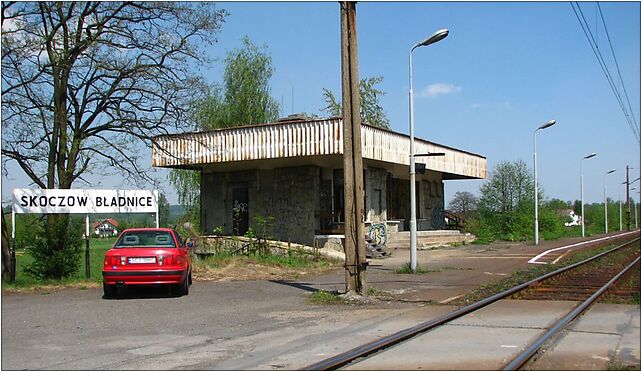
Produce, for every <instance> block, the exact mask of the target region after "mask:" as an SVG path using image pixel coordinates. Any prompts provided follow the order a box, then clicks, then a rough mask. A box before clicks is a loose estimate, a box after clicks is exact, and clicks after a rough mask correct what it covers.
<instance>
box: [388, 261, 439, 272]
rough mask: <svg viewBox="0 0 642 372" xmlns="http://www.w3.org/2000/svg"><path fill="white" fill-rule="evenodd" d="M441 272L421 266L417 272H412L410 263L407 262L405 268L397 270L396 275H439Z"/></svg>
mask: <svg viewBox="0 0 642 372" xmlns="http://www.w3.org/2000/svg"><path fill="white" fill-rule="evenodd" d="M440 271H441V270H439V269H437V270H428V269H425V268H423V267H421V266H417V268H416V270H415V272H412V269H411V268H410V262H406V263H405V264H404V265H403V266H401V267H400V268H398V269H396V270H395V274H428V273H438V272H440Z"/></svg>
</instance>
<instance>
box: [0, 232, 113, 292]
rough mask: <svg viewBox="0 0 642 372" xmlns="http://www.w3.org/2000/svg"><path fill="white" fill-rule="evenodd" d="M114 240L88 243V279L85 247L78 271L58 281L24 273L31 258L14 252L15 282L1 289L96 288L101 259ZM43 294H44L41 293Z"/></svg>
mask: <svg viewBox="0 0 642 372" xmlns="http://www.w3.org/2000/svg"><path fill="white" fill-rule="evenodd" d="M115 241H116V238H115V237H114V238H107V239H99V238H92V239H91V240H90V242H89V262H90V265H89V269H90V274H91V275H90V277H89V278H86V277H85V245H84V244H83V246H82V250H81V251H82V253H81V255H80V256H81V257H80V266H79V268H78V271H77V272H76V273H75V274H73V275H72V276H70V277H69V278H65V279H60V280H53V279H49V280H39V279H36V278H33V277H31V276H29V275H27V274H26V273H25V268H26V267H27V266H28V265H29V264H31V263H32V262H33V258H32V257H31V256H30V255H29V253H27V252H26V251H24V250H20V249H19V250H17V251H16V281H15V282H14V283H11V284H9V283H2V288H3V289H5V290H10V291H12V290H13V291H20V290H39V291H42V290H45V292H46V291H47V288H59V287H73V288H78V289H87V288H92V287H97V286H99V285H100V284H101V283H102V280H103V277H102V270H103V259H104V256H105V252H107V250H109V248H110V247H111V246H112V244H114V242H115ZM43 293H44V292H43Z"/></svg>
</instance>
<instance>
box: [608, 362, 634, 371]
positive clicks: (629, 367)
mask: <svg viewBox="0 0 642 372" xmlns="http://www.w3.org/2000/svg"><path fill="white" fill-rule="evenodd" d="M606 368H607V371H639V370H640V365H639V364H623V363H619V362H608V363H607V364H606Z"/></svg>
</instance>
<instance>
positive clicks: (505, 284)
mask: <svg viewBox="0 0 642 372" xmlns="http://www.w3.org/2000/svg"><path fill="white" fill-rule="evenodd" d="M613 247H615V244H609V245H608V246H605V247H602V248H599V249H588V250H581V251H576V252H574V254H573V255H571V256H570V257H568V260H565V261H564V262H560V263H557V264H550V265H536V266H531V267H529V268H528V269H526V270H519V271H516V272H515V273H513V274H512V275H511V276H509V277H507V278H504V279H502V280H499V281H497V282H493V283H489V284H485V285H482V286H480V287H478V288H476V289H474V290H472V291H471V292H470V293H469V294H467V295H466V296H464V297H461V298H459V299H457V300H456V301H453V304H460V305H467V304H471V303H474V302H477V301H480V300H483V299H485V298H488V297H490V296H492V295H495V294H497V293H500V292H503V291H505V290H507V289H510V288H513V287H515V286H518V285H520V284H522V283H525V282H527V281H529V280H532V279H535V278H537V277H539V276H542V275H544V274H547V273H549V272H551V271H555V270H557V269H559V268H561V267H564V266H568V265H571V264H573V263H576V262H579V261H582V260H585V259H587V258H589V257H592V256H595V255H597V254H599V253H601V252H604V251H607V250H609V249H612V248H613Z"/></svg>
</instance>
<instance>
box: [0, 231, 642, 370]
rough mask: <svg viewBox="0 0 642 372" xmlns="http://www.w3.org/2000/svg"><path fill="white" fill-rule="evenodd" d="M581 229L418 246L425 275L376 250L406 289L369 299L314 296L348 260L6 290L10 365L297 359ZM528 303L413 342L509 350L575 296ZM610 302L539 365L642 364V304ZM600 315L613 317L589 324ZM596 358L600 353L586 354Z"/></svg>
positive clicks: (387, 327) (228, 365)
mask: <svg viewBox="0 0 642 372" xmlns="http://www.w3.org/2000/svg"><path fill="white" fill-rule="evenodd" d="M576 241H577V239H570V240H568V241H562V242H560V241H558V242H542V244H541V245H540V246H538V247H535V246H532V245H528V244H512V243H501V244H494V245H490V246H459V247H452V248H444V249H437V250H430V251H419V253H418V257H419V259H418V262H419V265H420V266H421V267H423V268H424V269H426V270H428V272H427V273H425V274H421V275H411V274H395V273H394V270H395V269H397V268H399V267H401V266H402V265H403V264H404V263H406V262H407V261H408V257H409V252H408V250H403V249H401V250H397V251H395V252H393V255H392V257H390V258H387V259H382V260H372V261H371V266H370V268H369V270H368V281H369V283H370V285H371V286H372V287H374V288H377V289H380V290H386V291H390V292H391V293H394V294H395V299H396V300H395V301H377V302H374V303H370V304H364V305H311V304H310V303H309V302H308V300H309V294H310V292H311V291H315V290H317V289H326V290H334V289H336V290H343V288H344V283H343V280H344V278H343V272H342V271H341V270H337V271H336V272H333V273H330V274H328V275H323V276H317V277H307V278H302V279H300V280H295V281H244V282H214V281H212V282H195V284H194V286H193V287H192V288H191V290H190V295H189V296H186V297H179V298H171V297H166V295H165V291H158V292H154V291H148V292H137V291H134V292H133V293H131V295H130V296H128V297H126V298H123V299H120V300H103V299H102V298H101V296H102V291H101V290H100V289H87V290H63V291H57V292H51V293H35V294H7V293H3V294H2V304H1V306H2V356H1V358H2V369H9V370H20V369H29V370H32V369H54V370H67V369H69V370H92V369H111V370H120V369H144V370H168V369H192V370H194V369H205V370H211V369H226V370H239V369H241V370H248V369H249V370H257V369H258V370H273V369H287V370H293V369H298V368H302V367H305V366H307V365H309V364H312V363H314V362H317V361H320V360H322V359H324V358H327V357H330V356H333V355H336V354H338V353H340V352H343V351H346V350H348V349H350V348H353V347H356V346H359V345H361V344H362V343H364V342H367V341H371V340H374V339H376V338H378V337H382V336H385V335H389V334H392V333H394V332H396V331H398V330H400V329H403V328H408V327H411V326H413V325H416V324H418V323H420V322H424V321H427V320H429V319H432V318H435V317H437V316H439V315H440V314H444V313H446V312H448V311H451V310H453V309H454V307H453V306H450V305H436V304H435V302H442V303H448V300H449V299H450V298H453V297H456V296H458V295H461V294H463V293H466V292H467V291H468V290H470V289H472V288H474V287H476V286H478V285H480V284H484V283H489V282H492V281H494V280H497V279H500V278H503V277H505V276H507V275H509V274H510V273H512V272H514V271H515V270H517V269H520V268H524V267H526V266H527V265H528V264H527V263H526V262H527V261H528V259H530V258H532V257H533V256H535V255H537V254H539V253H541V252H543V251H544V250H546V249H550V248H552V247H555V246H560V245H563V244H568V243H573V242H576ZM522 303H525V302H524V301H522V302H514V303H512V304H510V305H507V306H508V307H506V308H502V307H500V306H503V305H497V306H498V307H495V308H494V310H493V311H490V312H488V313H487V314H486V315H484V316H483V317H480V316H479V315H475V316H474V317H471V318H468V319H467V320H462V321H461V322H459V323H456V324H453V325H448V326H445V327H442V328H440V329H438V330H437V331H435V332H438V333H434V332H432V333H430V334H427V335H426V336H425V337H426V341H425V342H426V343H427V344H426V345H430V347H428V346H426V347H422V348H420V349H417V350H415V352H416V353H418V355H419V354H421V353H424V352H428V351H429V350H432V349H434V350H441V351H442V352H443V353H446V352H449V351H450V352H459V350H460V349H459V347H456V345H454V344H453V342H454V340H455V336H456V335H458V334H459V335H463V333H462V332H463V331H464V330H466V329H469V330H476V331H479V333H477V334H474V335H473V336H467V337H468V340H472V341H474V340H480V339H481V340H483V341H484V342H482V343H479V341H477V343H472V345H471V346H473V347H474V348H476V349H477V350H478V351H482V354H484V355H485V354H487V349H491V348H493V346H492V344H491V343H490V340H497V341H500V345H499V346H495V347H499V349H498V350H497V353H496V354H497V355H498V356H500V357H502V358H503V355H507V354H510V353H512V352H515V349H516V348H519V347H520V345H521V343H520V342H523V339H528V338H529V337H533V336H532V335H533V334H534V333H537V332H538V331H539V330H540V329H541V327H543V326H542V324H544V323H546V321H547V319H549V318H550V317H552V316H555V315H556V314H557V313H558V312H559V311H561V310H562V309H561V308H564V307H566V306H567V305H566V304H564V303H555V304H553V305H550V306H548V307H547V306H543V309H541V311H542V312H538V313H537V314H539V315H537V316H534V317H533V319H531V320H532V322H533V323H532V324H530V325H526V326H524V325H522V326H518V325H516V324H517V317H518V316H523V315H525V314H526V315H529V314H530V315H535V314H536V313H535V312H533V311H531V306H528V305H526V306H525V307H519V306H524V305H521V304H522ZM524 309H527V310H524ZM544 310H547V311H550V313H547V312H545V311H544ZM603 311H604V312H602V313H599V314H596V315H595V316H596V317H598V318H595V319H596V320H591V319H589V320H588V321H587V322H585V323H582V322H578V324H577V326H578V327H580V328H578V329H577V331H576V332H575V331H574V332H572V333H571V334H570V335H571V336H572V337H579V338H580V339H581V341H577V340H576V339H573V338H569V339H568V340H570V341H569V342H568V345H569V347H577V345H581V344H586V345H594V346H595V349H594V350H590V351H587V350H579V351H578V352H577V353H576V354H572V353H571V351H568V352H567V351H565V349H564V348H565V347H566V346H563V345H564V344H563V343H560V346H559V349H557V348H556V349H554V350H552V351H553V353H551V355H553V356H558V358H561V359H558V361H555V360H553V361H550V362H548V363H550V364H548V365H544V364H542V367H537V368H542V369H546V368H548V367H547V366H555V367H556V368H555V369H577V368H579V367H575V366H587V369H594V368H596V369H604V367H605V366H606V363H608V362H612V363H614V362H616V363H623V364H626V365H630V364H637V365H639V363H640V345H639V333H640V331H639V327H640V326H639V324H640V320H639V319H640V318H639V312H640V309H639V306H632V307H626V306H624V307H621V306H620V307H616V308H609V307H607V308H605V309H604V310H603ZM615 314H619V315H617V316H616V315H615ZM635 314H637V316H636V315H635ZM597 324H603V327H604V328H590V327H595V326H596V325H597ZM593 336H595V337H598V338H599V340H598V338H594V339H593V340H596V341H595V342H590V343H589V341H587V340H588V339H587V337H593ZM504 337H507V339H506V340H505V341H502V340H503V338H504ZM636 337H637V338H636ZM485 341H489V342H488V343H487V342H485ZM428 342H430V344H428ZM447 345H451V346H452V347H446V346H447ZM502 345H505V346H504V347H502ZM506 345H514V346H515V347H512V346H511V347H507V346H506ZM600 345H609V346H608V350H607V349H605V348H601V349H599V350H598V348H599V347H600ZM613 345H616V346H613ZM605 347H606V346H605ZM586 352H589V354H585V353H586ZM466 355H472V353H470V352H468V353H465V352H460V353H459V354H453V355H451V356H452V358H450V359H452V360H451V361H450V362H449V363H450V364H448V363H446V364H444V365H443V366H440V367H438V368H437V369H442V370H444V369H451V368H459V366H462V367H463V366H464V363H466V361H470V360H471V359H470V357H469V358H468V359H466V358H465V356H466ZM488 355H491V354H488ZM568 355H576V357H574V358H572V359H570V360H566V361H564V363H567V364H564V366H566V365H568V366H569V367H568V368H561V367H560V365H561V364H559V363H562V362H560V361H559V360H562V359H563V358H566V357H567V356H568ZM587 355H590V356H591V357H587ZM446 356H447V354H443V355H442V359H444V358H445V357H446ZM593 356H595V358H593ZM478 358H480V359H479V363H480V364H473V365H472V366H473V368H472V369H482V368H485V367H482V366H488V367H489V368H491V367H490V366H491V364H490V362H487V361H486V359H485V357H483V356H478ZM604 358H608V361H607V360H606V359H604ZM588 359H590V360H591V361H594V362H595V364H591V365H589V364H588V363H587V364H580V363H585V362H587V360H588ZM544 362H545V359H542V361H541V363H544ZM453 363H455V364H453ZM457 363H460V364H457ZM600 363H601V364H600ZM455 366H457V367H455ZM390 367H391V368H392V365H391V366H390ZM414 367H417V368H419V367H420V366H419V365H415V366H414ZM414 367H412V368H414ZM408 368H411V366H408ZM492 368H495V367H492ZM537 368H536V369H537ZM377 369H382V368H377ZM393 369H398V368H393Z"/></svg>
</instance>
